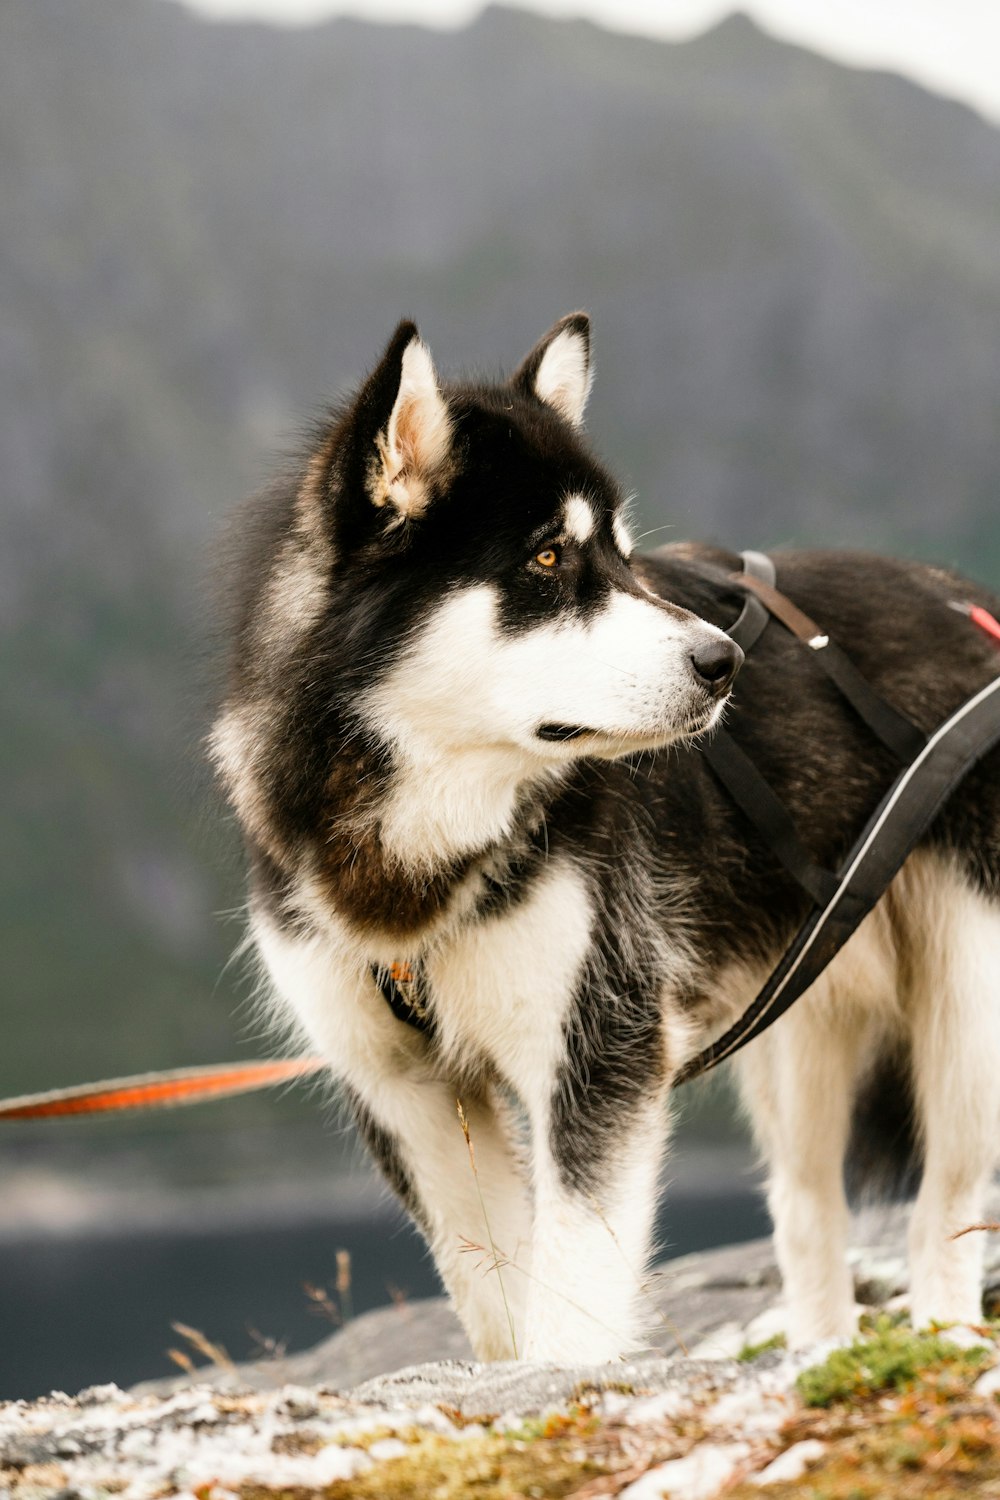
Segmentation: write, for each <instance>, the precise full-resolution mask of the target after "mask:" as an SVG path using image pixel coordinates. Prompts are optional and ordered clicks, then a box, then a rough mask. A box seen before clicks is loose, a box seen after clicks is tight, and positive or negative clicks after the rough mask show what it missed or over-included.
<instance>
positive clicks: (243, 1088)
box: [0, 1057, 328, 1120]
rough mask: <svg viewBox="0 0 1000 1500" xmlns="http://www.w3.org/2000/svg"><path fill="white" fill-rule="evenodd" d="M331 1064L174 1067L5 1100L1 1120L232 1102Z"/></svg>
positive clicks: (292, 1061)
mask: <svg viewBox="0 0 1000 1500" xmlns="http://www.w3.org/2000/svg"><path fill="white" fill-rule="evenodd" d="M327 1066H328V1064H327V1062H326V1060H325V1058H322V1057H287V1058H282V1059H280V1060H279V1061H277V1062H248V1063H227V1064H224V1065H223V1066H221V1067H220V1066H218V1065H214V1066H209V1067H201V1068H174V1069H172V1070H171V1071H169V1072H165V1073H140V1074H138V1075H137V1076H136V1077H134V1078H107V1079H105V1080H104V1082H103V1083H83V1084H77V1085H75V1086H74V1087H72V1088H68V1089H50V1090H49V1091H48V1092H47V1093H44V1094H23V1095H22V1096H21V1097H20V1098H19V1099H6V1100H2V1101H0V1120H45V1119H51V1118H54V1117H55V1116H57V1115H98V1114H109V1113H111V1112H114V1111H120V1110H129V1109H176V1108H178V1107H179V1106H181V1105H183V1104H200V1103H201V1102H202V1101H203V1100H208V1099H228V1098H231V1097H232V1096H233V1095H234V1094H249V1093H252V1092H253V1091H254V1089H266V1088H271V1087H273V1086H274V1085H275V1084H278V1083H288V1082H291V1081H292V1080H294V1079H296V1078H307V1077H309V1076H310V1075H311V1074H313V1073H318V1072H319V1071H320V1070H321V1069H322V1068H325V1067H327Z"/></svg>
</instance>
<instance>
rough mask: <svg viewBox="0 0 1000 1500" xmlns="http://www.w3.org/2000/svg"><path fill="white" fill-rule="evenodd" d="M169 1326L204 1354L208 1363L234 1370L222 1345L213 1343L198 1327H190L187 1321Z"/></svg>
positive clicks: (223, 1368) (193, 1347)
mask: <svg viewBox="0 0 1000 1500" xmlns="http://www.w3.org/2000/svg"><path fill="white" fill-rule="evenodd" d="M170 1326H171V1328H172V1329H173V1330H174V1332H175V1333H179V1334H180V1336H181V1338H182V1339H187V1341H188V1343H189V1344H190V1345H191V1347H192V1349H197V1351H198V1353H199V1354H204V1356H205V1358H206V1359H207V1360H208V1361H209V1363H210V1364H213V1365H215V1366H216V1367H217V1368H218V1369H220V1370H234V1369H235V1368H236V1366H235V1365H234V1364H233V1362H232V1360H231V1359H230V1358H229V1355H228V1354H227V1353H226V1351H225V1349H224V1348H223V1347H222V1345H221V1344H213V1343H212V1340H211V1339H210V1338H207V1337H206V1335H205V1334H203V1333H202V1331H201V1329H200V1328H191V1327H190V1326H189V1324H187V1323H171V1325H170Z"/></svg>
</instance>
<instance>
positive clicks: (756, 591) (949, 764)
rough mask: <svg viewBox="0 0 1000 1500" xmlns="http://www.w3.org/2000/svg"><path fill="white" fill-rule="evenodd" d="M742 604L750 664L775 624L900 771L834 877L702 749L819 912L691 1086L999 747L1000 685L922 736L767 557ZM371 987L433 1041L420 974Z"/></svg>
mask: <svg viewBox="0 0 1000 1500" xmlns="http://www.w3.org/2000/svg"><path fill="white" fill-rule="evenodd" d="M742 557H743V573H742V574H740V575H736V577H737V580H738V581H739V582H740V583H742V584H743V586H744V588H745V589H746V601H745V603H744V605H743V609H742V611H741V613H740V616H739V618H738V619H737V620H736V621H735V623H734V624H733V625H732V626H730V628H729V632H728V633H729V635H730V636H731V637H732V639H733V640H734V641H736V643H737V645H739V646H741V647H742V648H743V651H744V652H745V653H746V654H747V655H749V653H750V651H751V649H752V648H753V646H754V645H755V643H756V642H757V640H758V639H759V638H760V636H761V634H762V633H763V631H764V629H765V627H766V626H767V624H768V622H769V620H770V619H771V618H772V617H773V618H775V619H777V620H779V621H780V622H781V624H782V625H784V626H785V628H786V629H788V630H790V631H791V632H792V633H793V634H794V635H795V636H797V637H798V639H799V640H801V641H802V642H803V644H804V645H805V646H806V647H807V648H808V649H810V650H812V651H813V652H814V653H815V655H816V661H817V663H818V665H819V666H821V667H822V669H823V670H824V671H825V672H826V674H827V676H828V677H829V678H830V680H831V681H832V682H833V683H834V684H835V686H836V687H837V688H838V689H839V691H840V693H841V694H842V695H843V697H844V698H846V699H847V701H848V703H849V704H850V705H851V707H852V708H853V709H854V711H855V712H856V713H857V714H858V716H859V717H860V718H861V719H862V720H863V721H864V723H865V724H867V726H868V728H869V729H870V730H871V732H872V733H873V734H874V735H875V736H876V737H877V738H878V739H879V740H881V742H882V744H884V745H885V746H886V748H887V749H888V750H890V751H891V753H892V755H893V756H894V757H895V759H896V760H897V761H898V762H899V764H900V766H901V767H902V769H901V770H900V772H899V774H898V775H897V776H896V779H895V780H894V781H893V783H892V785H891V786H890V787H889V789H888V791H887V792H886V793H885V795H884V796H883V798H882V800H881V801H880V802H879V804H878V806H877V807H876V809H875V811H874V812H873V813H872V815H871V817H870V818H869V819H868V822H867V823H866V824H865V826H864V828H863V829H862V831H861V833H860V834H859V836H858V838H857V840H856V841H855V843H854V845H853V847H852V848H851V849H850V851H849V853H848V854H847V856H846V857H845V859H844V860H843V862H842V863H841V865H840V867H839V869H837V870H827V869H825V868H823V866H821V865H818V864H817V863H816V862H815V860H814V859H813V857H812V855H811V854H810V853H809V851H808V850H807V849H806V847H805V846H804V844H803V843H802V841H801V840H800V838H799V836H798V832H797V830H796V828H795V824H794V822H793V820H792V817H791V815H790V813H789V812H788V809H787V808H786V807H785V805H784V803H783V802H782V801H781V799H780V797H779V796H778V795H777V793H776V792H775V791H774V789H773V788H772V787H771V785H770V784H769V782H768V781H767V780H766V779H765V777H764V776H762V775H761V773H760V771H758V769H757V767H756V766H755V765H754V763H753V761H752V760H751V759H750V758H749V756H748V755H746V754H745V753H744V751H743V750H741V749H740V747H739V745H737V743H736V741H735V740H734V739H733V738H732V736H731V735H730V734H729V733H728V732H727V731H725V730H719V731H718V732H717V733H716V734H715V736H714V737H713V738H712V739H711V740H708V741H706V742H705V743H704V744H702V745H701V746H700V750H701V753H702V755H704V757H705V759H706V761H707V762H708V764H709V766H710V767H711V769H712V771H713V773H714V774H715V776H716V777H717V778H718V780H719V781H720V782H721V783H722V785H723V786H724V787H725V789H726V791H727V792H728V793H729V795H730V796H731V797H732V799H733V801H734V802H735V803H736V805H737V806H738V807H739V808H741V810H742V811H743V812H744V813H745V815H746V816H747V818H749V820H750V822H751V823H752V824H753V825H754V827H755V828H756V829H757V831H758V833H760V835H761V836H762V838H763V839H764V841H765V842H766V843H767V844H768V846H769V847H770V849H771V851H772V853H773V854H774V855H775V857H776V858H777V859H778V860H779V861H780V862H781V864H783V865H784V867H785V869H786V870H787V871H788V872H789V874H790V875H792V876H793V877H794V879H795V880H796V881H797V882H798V884H799V885H800V886H801V887H802V889H803V890H804V891H805V892H806V893H807V894H808V896H809V897H810V899H811V901H812V904H813V905H812V910H811V912H810V913H809V915H808V917H807V918H806V920H805V921H804V922H803V924H802V926H801V927H800V928H799V930H798V932H797V933H796V934H795V937H794V938H793V939H792V942H791V944H790V945H789V947H788V949H787V950H786V952H785V953H784V955H783V956H782V958H781V961H780V962H779V963H778V965H777V967H776V968H775V969H774V971H773V972H772V974H771V975H770V977H769V978H768V979H767V981H766V983H765V984H764V986H763V988H762V989H761V991H760V993H759V994H758V995H757V997H756V998H755V999H754V1000H753V1002H752V1003H751V1004H750V1005H749V1006H748V1008H747V1009H746V1010H745V1011H744V1013H743V1015H742V1016H740V1018H739V1020H738V1021H736V1022H735V1023H734V1024H733V1025H732V1026H731V1027H730V1028H729V1030H728V1031H727V1032H726V1033H725V1035H724V1036H721V1037H719V1038H718V1040H717V1041H714V1042H713V1043H712V1044H711V1045H710V1046H708V1047H706V1048H705V1049H704V1050H703V1051H702V1052H699V1053H698V1055H697V1056H696V1057H694V1058H692V1059H691V1060H690V1062H688V1063H687V1064H686V1065H685V1066H684V1067H683V1068H682V1069H681V1071H680V1073H679V1074H678V1075H677V1076H676V1078H675V1080H674V1082H675V1083H686V1082H687V1081H688V1080H689V1079H691V1078H697V1077H698V1076H699V1075H700V1074H702V1073H707V1072H708V1071H709V1070H710V1069H711V1068H714V1067H716V1066H717V1065H718V1064H719V1063H720V1062H724V1061H725V1059H726V1058H728V1057H731V1056H732V1055H733V1053H734V1052H736V1051H737V1050H738V1049H739V1048H740V1047H743V1046H745V1045H746V1043H747V1042H750V1041H752V1040H753V1039H754V1037H757V1036H759V1035H760V1034H761V1032H762V1031H765V1030H766V1029H767V1027H768V1026H770V1025H771V1024H772V1023H773V1022H774V1021H776V1020H777V1019H778V1017H779V1016H783V1015H784V1013H785V1011H786V1010H788V1008H789V1007H790V1006H791V1005H792V1004H793V1003H794V1002H795V1001H796V1000H797V999H798V998H799V996H800V995H801V994H803V993H804V991H805V990H807V989H808V988H809V986H810V985H811V984H814V983H815V981H816V980H817V979H818V978H819V976H820V975H821V974H822V973H823V970H824V969H825V968H826V966H827V965H828V964H829V963H830V961H831V959H833V958H834V957H835V956H836V954H837V953H839V951H840V949H841V948H842V947H843V946H844V944H845V943H846V942H847V940H848V938H849V937H850V936H851V935H852V933H854V932H855V931H856V930H857V928H858V926H859V925H860V923H861V922H862V920H863V919H864V918H865V917H866V916H867V915H868V913H869V912H870V911H871V910H872V908H873V907H874V906H875V904H876V902H877V901H878V900H879V898H880V896H881V895H882V894H883V892H884V891H885V890H886V888H887V887H888V885H889V884H890V882H891V881H892V880H893V878H894V877H895V876H896V875H897V874H898V872H899V870H900V869H901V867H902V865H903V863H904V861H905V860H906V859H907V857H908V856H909V855H910V854H911V853H912V851H913V849H914V848H915V847H916V845H917V844H918V843H919V842H920V840H921V838H922V837H923V835H924V834H925V833H926V832H927V829H928V828H929V827H930V825H931V824H932V823H933V821H934V819H935V818H936V816H937V814H938V813H939V812H940V811H941V808H942V807H943V806H944V804H945V802H946V801H947V799H948V797H949V796H950V794H951V793H952V792H953V791H954V789H955V788H956V787H957V786H958V784H959V782H960V781H961V780H962V778H963V777H964V776H965V775H966V774H967V773H968V772H969V771H970V770H971V769H972V767H973V766H974V765H975V764H976V762H977V761H978V760H980V759H981V758H982V757H983V756H984V755H985V754H986V753H987V752H988V751H989V750H991V749H992V748H993V746H994V745H996V744H997V743H1000V676H998V677H996V678H994V679H993V681H992V682H990V683H987V685H986V687H984V688H982V689H981V690H980V691H979V692H978V693H976V694H975V695H974V696H973V697H972V698H970V699H969V700H968V701H967V702H966V703H963V704H962V706H961V708H959V709H957V710H956V711H955V713H953V714H952V715H951V717H950V718H948V719H946V720H945V721H944V723H943V724H940V725H938V727H937V729H935V730H934V731H933V733H932V734H930V735H926V734H925V733H924V731H923V730H922V729H920V728H919V727H918V726H917V725H916V724H914V723H913V721H912V720H911V719H909V718H907V717H906V715H905V714H901V713H900V712H899V711H898V709H895V708H894V707H893V706H892V704H890V703H888V702H887V701H886V700H885V699H884V698H883V697H882V696H881V695H880V694H879V693H877V692H876V691H875V689H874V688H873V687H872V685H871V683H869V682H868V681H867V679H866V678H865V677H864V676H862V674H861V673H860V672H859V671H858V669H857V667H856V666H855V665H854V663H853V662H852V661H851V659H850V657H848V656H846V655H845V654H844V652H843V651H842V650H841V649H840V647H839V646H838V645H837V644H836V642H835V641H833V640H831V639H830V637H829V635H828V634H826V632H825V631H824V630H822V629H821V627H820V626H819V625H817V624H816V622H815V621H813V620H811V619H810V618H809V617H808V615H805V614H803V613H802V611H801V610H800V609H798V608H797V606H796V605H794V604H793V603H792V601H791V600H790V599H788V598H786V597H785V595H784V594H781V593H779V592H778V590H777V589H776V588H775V576H776V575H775V568H774V564H773V563H772V561H771V559H770V558H769V557H767V556H765V554H764V553H762V552H744V553H743V554H742ZM372 977H373V978H374V980H375V983H376V984H377V986H378V988H379V990H380V991H381V993H382V995H383V997H384V999H385V1001H386V1004H387V1005H388V1006H389V1008H390V1010H391V1011H392V1013H393V1015H394V1016H395V1017H396V1019H397V1020H399V1021H404V1022H405V1023H406V1024H407V1025H408V1026H412V1027H414V1028H415V1029H417V1030H418V1031H423V1032H428V1033H429V1032H432V1031H433V1024H434V1023H433V1012H432V1011H431V1009H430V1007H429V1006H428V1005H427V1004H426V998H425V994H424V981H423V976H422V971H421V968H420V966H419V965H407V964H392V965H390V966H389V967H388V968H381V967H373V969H372Z"/></svg>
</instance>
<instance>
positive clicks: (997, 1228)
mask: <svg viewBox="0 0 1000 1500" xmlns="http://www.w3.org/2000/svg"><path fill="white" fill-rule="evenodd" d="M979 1230H986V1231H987V1232H988V1233H989V1234H1000V1224H995V1223H993V1221H992V1220H987V1222H986V1223H985V1224H966V1226H965V1228H964V1229H956V1230H955V1233H954V1234H949V1236H948V1238H949V1239H950V1240H960V1239H961V1238H962V1235H963V1234H976V1233H977V1232H978V1231H979Z"/></svg>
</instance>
